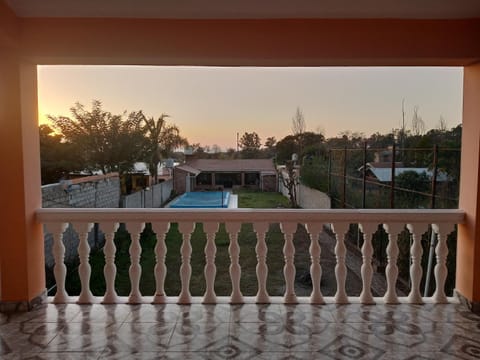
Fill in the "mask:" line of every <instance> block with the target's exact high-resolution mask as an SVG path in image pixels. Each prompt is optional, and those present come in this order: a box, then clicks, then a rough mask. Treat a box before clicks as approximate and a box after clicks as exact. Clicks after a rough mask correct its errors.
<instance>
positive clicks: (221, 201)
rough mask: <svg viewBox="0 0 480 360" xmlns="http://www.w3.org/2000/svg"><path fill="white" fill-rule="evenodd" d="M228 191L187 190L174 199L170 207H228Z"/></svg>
mask: <svg viewBox="0 0 480 360" xmlns="http://www.w3.org/2000/svg"><path fill="white" fill-rule="evenodd" d="M229 200H230V193H229V192H223V191H193V192H187V193H185V194H183V195H181V196H179V197H178V198H176V199H175V200H173V201H172V202H171V203H170V205H169V206H168V207H170V208H228V202H229Z"/></svg>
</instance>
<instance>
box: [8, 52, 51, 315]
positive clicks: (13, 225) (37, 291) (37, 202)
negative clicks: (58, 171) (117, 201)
mask: <svg viewBox="0 0 480 360" xmlns="http://www.w3.org/2000/svg"><path fill="white" fill-rule="evenodd" d="M37 117H38V110H37V68H36V65H34V64H25V63H20V61H19V60H18V59H17V58H16V57H15V53H14V51H12V52H10V53H7V54H5V53H4V54H2V56H1V57H0V169H1V176H0V191H1V197H0V198H1V200H2V203H1V206H2V211H1V215H0V231H1V232H0V234H1V236H0V276H1V281H0V310H1V309H4V310H5V309H9V308H10V309H19V310H21V309H29V308H31V307H32V305H33V304H34V301H37V299H38V298H39V296H40V295H42V294H44V291H45V265H44V247H43V246H44V245H43V234H42V228H41V226H40V225H39V224H38V223H37V222H36V221H35V210H36V209H37V208H39V207H41V188H40V185H41V181H40V157H39V136H38V120H37Z"/></svg>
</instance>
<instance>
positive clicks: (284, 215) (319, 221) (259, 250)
mask: <svg viewBox="0 0 480 360" xmlns="http://www.w3.org/2000/svg"><path fill="white" fill-rule="evenodd" d="M37 219H38V221H39V222H40V223H42V224H44V225H45V227H46V229H47V231H48V232H50V233H52V235H53V241H54V245H53V257H54V259H55V266H54V276H55V280H56V285H57V292H56V295H55V296H54V298H53V302H54V303H65V302H68V301H70V299H71V298H70V297H69V296H68V294H67V292H66V289H65V279H66V271H67V270H66V266H65V264H64V255H65V246H64V243H63V233H64V231H65V229H66V227H67V225H68V224H72V226H73V228H74V229H75V230H76V231H77V233H78V235H79V246H78V254H79V260H80V265H79V268H78V274H79V277H80V282H81V292H80V295H79V296H78V297H76V298H75V300H76V301H77V302H78V303H92V302H97V298H95V297H94V296H93V294H92V292H91V291H90V287H89V283H90V276H91V267H90V263H89V256H90V246H89V244H88V233H89V231H90V230H91V229H92V227H93V224H94V223H98V224H99V228H100V229H101V230H102V231H103V233H104V235H105V246H104V254H105V266H104V276H105V284H106V291H105V294H104V296H103V299H102V300H101V301H102V302H103V303H118V302H120V297H119V296H118V295H117V292H116V290H115V279H116V273H117V269H116V265H115V257H116V248H115V244H114V235H115V232H116V230H117V229H118V227H119V224H120V223H123V224H125V226H126V229H127V230H128V231H129V233H130V236H131V243H130V248H129V255H130V264H131V265H130V268H129V278H130V284H131V292H130V295H129V296H128V300H127V302H128V303H132V304H134V303H142V302H146V297H144V296H142V294H141V292H140V278H141V274H142V267H141V264H140V257H141V253H142V246H141V243H140V235H141V233H142V231H143V229H144V227H145V224H147V223H151V224H152V230H153V232H154V233H155V234H156V239H157V242H156V245H155V249H154V252H155V259H156V265H155V268H154V277H155V285H156V293H155V296H154V297H153V300H150V301H153V303H164V302H167V301H170V299H174V301H176V302H178V303H180V304H188V303H191V302H192V301H193V298H192V296H191V294H190V280H191V274H192V266H191V263H190V260H191V257H192V256H205V268H204V277H205V284H206V291H205V294H204V296H203V300H202V301H203V303H217V302H219V299H218V298H217V295H216V293H215V287H214V284H215V278H216V274H217V267H216V261H215V259H216V252H217V248H216V245H215V236H216V233H217V231H218V229H219V224H221V223H223V224H225V229H226V231H227V233H228V235H229V247H228V255H229V257H230V267H229V275H230V281H231V286H232V292H231V295H230V297H229V298H228V301H229V302H231V303H243V302H246V301H247V299H246V298H245V297H244V296H243V295H242V291H241V288H240V280H241V276H242V269H241V266H240V261H239V259H240V246H239V241H238V235H239V233H240V227H241V225H242V224H244V223H251V224H253V229H254V232H255V233H256V237H257V244H256V247H255V252H256V257H257V265H256V278H257V285H258V292H257V295H256V297H255V298H253V299H252V301H255V302H257V303H268V302H271V301H272V299H271V297H270V295H269V294H268V291H267V282H268V266H267V254H268V247H267V242H266V236H267V232H268V230H269V226H270V224H273V223H278V224H280V228H281V230H282V232H283V234H284V246H283V257H284V268H283V274H284V279H285V293H284V297H283V300H282V301H283V302H284V303H288V304H293V303H297V302H299V301H300V299H299V298H298V297H297V295H296V294H295V286H294V282H295V273H296V267H295V246H294V242H295V240H294V234H295V232H296V231H297V226H298V224H302V225H304V226H305V229H306V230H307V231H308V232H309V234H310V246H309V253H310V261H311V263H310V275H311V279H312V292H311V296H310V298H309V299H307V300H306V301H309V302H310V303H312V304H323V303H325V302H335V303H338V304H344V303H349V302H351V301H359V302H361V303H363V304H373V303H376V302H379V301H381V302H384V303H390V304H396V303H399V302H408V303H415V304H421V303H423V302H425V301H427V300H428V301H432V302H435V303H445V302H448V298H447V296H446V294H445V290H444V288H445V282H446V278H447V266H446V259H447V254H448V247H447V236H448V235H449V234H450V233H451V232H452V231H453V230H454V226H455V225H456V224H459V223H462V222H463V220H464V213H463V212H462V211H460V210H303V209H299V210H286V209H268V210H267V209H232V210H229V209H195V210H183V209H149V210H145V209H128V210H127V209H39V210H37ZM171 223H178V229H179V231H180V233H181V235H182V244H181V247H180V253H179V254H178V256H179V257H180V258H181V266H180V274H179V276H180V281H181V291H180V294H165V290H164V285H165V278H166V274H167V272H168V271H169V269H167V267H166V265H165V258H166V254H167V250H168V249H167V246H166V243H165V240H166V234H167V232H168V230H169V228H170V224H171ZM196 223H203V229H204V232H205V234H206V238H207V241H206V246H205V249H204V254H192V245H191V235H192V232H193V231H194V228H195V224H196ZM350 224H358V225H359V228H360V230H361V231H362V233H363V238H364V241H363V246H362V249H361V255H362V266H361V278H362V291H361V294H360V297H359V298H354V297H352V296H348V294H347V291H346V289H345V284H346V277H347V264H346V255H347V247H346V246H345V237H346V234H347V232H348V229H349V225H350ZM379 224H383V228H384V230H385V231H386V233H387V234H388V246H387V249H386V257H387V261H388V263H387V267H386V282H387V289H386V292H385V294H384V296H383V298H375V297H373V295H372V289H371V284H372V276H373V267H372V257H373V247H372V236H373V234H374V233H375V232H376V231H377V229H378V225H379ZM429 225H431V227H432V229H433V231H434V233H435V234H436V235H437V246H436V248H435V255H436V260H437V261H436V265H435V269H434V275H435V285H436V287H435V289H436V290H435V292H434V294H433V296H432V297H430V298H428V299H427V298H425V297H422V296H421V292H420V283H421V279H422V267H421V259H422V246H421V238H422V234H424V233H425V232H426V231H427V229H428V227H429ZM325 226H327V227H328V228H329V229H330V231H332V232H333V233H334V234H335V238H336V246H335V258H336V265H335V278H336V289H337V290H336V294H335V296H334V297H333V298H327V297H324V296H323V295H322V292H321V288H320V280H321V277H322V264H321V261H320V255H321V251H322V249H321V246H320V243H319V240H318V239H319V235H320V234H321V233H322V231H325ZM406 229H408V231H409V233H410V234H411V237H412V243H411V246H410V284H411V287H410V288H411V290H410V293H409V294H408V296H407V297H404V298H400V297H399V296H398V295H397V290H396V284H397V278H398V272H399V270H398V266H397V261H398V256H399V247H398V236H399V234H400V233H401V232H402V231H404V230H406ZM167 295H168V296H167Z"/></svg>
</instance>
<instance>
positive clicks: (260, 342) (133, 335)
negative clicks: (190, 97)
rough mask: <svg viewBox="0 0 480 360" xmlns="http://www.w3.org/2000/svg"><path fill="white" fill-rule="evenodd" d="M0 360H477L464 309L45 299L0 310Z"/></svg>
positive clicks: (477, 332)
mask: <svg viewBox="0 0 480 360" xmlns="http://www.w3.org/2000/svg"><path fill="white" fill-rule="evenodd" d="M0 358H1V359H2V360H4V359H5V360H20V359H32V360H33V359H36V360H46V359H67V360H68V359H72V360H77V359H86V360H92V359H99V358H100V359H113V360H115V359H119V360H120V359H134V360H135V359H147V360H150V359H181V360H189V359H208V360H210V359H240V360H242V359H259V360H264V359H274V360H275V359H282V360H283V359H291V360H298V359H328V358H331V359H385V360H442V359H459V360H472V359H480V317H479V316H477V315H474V314H472V313H471V312H469V311H468V310H467V309H466V308H464V307H463V306H462V305H458V304H447V305H433V304H425V305H408V304H401V305H373V306H365V305H359V304H349V305H342V306H339V305H318V306H315V305H307V304H301V305H281V304H271V305H256V304H248V305H226V304H224V305H201V304H194V305H190V306H186V305H175V304H164V305H100V304H97V305H87V306H81V305H46V306H43V307H41V308H39V309H37V310H35V311H32V312H30V313H23V314H14V315H12V314H8V315H5V314H2V315H0Z"/></svg>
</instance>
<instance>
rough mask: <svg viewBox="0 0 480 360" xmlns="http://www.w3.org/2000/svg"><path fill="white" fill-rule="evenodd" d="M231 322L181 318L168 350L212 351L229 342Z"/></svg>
mask: <svg viewBox="0 0 480 360" xmlns="http://www.w3.org/2000/svg"><path fill="white" fill-rule="evenodd" d="M228 331H229V324H228V323H214V322H196V323H192V322H190V321H189V320H187V321H182V320H179V321H178V322H177V324H176V326H175V330H174V332H173V335H172V338H171V339H170V342H169V344H168V351H182V352H189V351H202V352H208V351H212V348H218V347H219V346H224V345H228V344H229V338H228Z"/></svg>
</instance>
